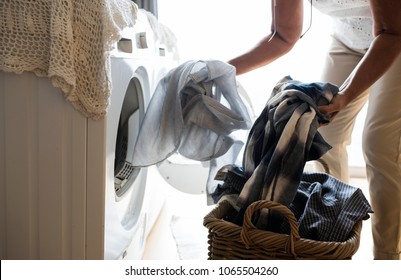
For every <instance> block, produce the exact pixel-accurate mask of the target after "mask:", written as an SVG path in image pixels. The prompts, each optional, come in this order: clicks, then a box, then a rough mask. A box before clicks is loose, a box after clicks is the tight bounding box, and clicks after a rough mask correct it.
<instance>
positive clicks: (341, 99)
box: [319, 93, 349, 121]
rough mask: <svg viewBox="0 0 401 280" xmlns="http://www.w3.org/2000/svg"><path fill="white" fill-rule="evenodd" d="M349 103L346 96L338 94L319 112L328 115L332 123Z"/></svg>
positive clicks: (320, 108) (320, 107)
mask: <svg viewBox="0 0 401 280" xmlns="http://www.w3.org/2000/svg"><path fill="white" fill-rule="evenodd" d="M348 103H349V101H348V99H347V97H346V95H344V94H341V93H339V94H337V95H335V96H334V97H333V99H332V100H331V102H330V104H329V105H323V106H319V111H320V112H321V113H322V114H326V115H328V116H329V117H330V121H332V120H333V119H334V118H335V116H336V115H337V114H338V112H340V111H341V110H342V109H343V108H344V107H345V106H347V104H348Z"/></svg>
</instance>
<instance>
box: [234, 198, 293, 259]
mask: <svg viewBox="0 0 401 280" xmlns="http://www.w3.org/2000/svg"><path fill="white" fill-rule="evenodd" d="M263 208H266V209H270V210H274V211H278V212H280V213H281V214H282V215H284V217H286V219H287V220H288V222H289V224H290V229H291V232H290V235H289V243H287V248H286V249H287V252H290V253H291V254H292V255H294V256H295V255H296V254H295V248H294V243H295V241H296V240H299V239H300V236H299V231H298V223H297V220H296V218H295V216H294V214H293V213H292V212H291V210H290V209H288V208H287V207H286V206H284V205H282V204H280V203H278V202H274V201H269V200H259V201H255V202H253V203H252V204H250V205H249V206H248V208H247V209H246V211H245V215H244V223H243V225H242V229H241V240H242V242H244V243H245V244H246V245H247V246H248V245H251V244H256V243H257V241H256V240H252V238H251V237H250V235H249V232H250V230H253V229H256V227H255V226H254V225H253V223H252V216H253V214H254V212H255V211H257V210H260V209H263Z"/></svg>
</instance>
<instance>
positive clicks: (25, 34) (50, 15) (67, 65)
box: [0, 0, 138, 119]
mask: <svg viewBox="0 0 401 280" xmlns="http://www.w3.org/2000/svg"><path fill="white" fill-rule="evenodd" d="M137 11H138V7H137V6H136V4H135V3H133V2H132V1H130V0H96V1H88V0H35V1H27V0H2V1H0V70H2V71H7V72H14V73H17V74H19V73H22V72H24V71H32V72H34V73H35V74H36V75H37V76H40V77H47V78H49V79H51V81H52V83H53V85H54V86H55V87H58V88H60V89H61V90H62V91H63V92H64V93H65V97H66V99H67V100H69V101H70V102H71V103H72V104H73V105H74V107H75V108H76V109H77V110H78V111H80V112H81V113H83V114H84V115H85V116H86V117H90V118H93V119H99V118H100V117H102V116H104V115H105V114H106V112H107V108H108V104H109V97H110V88H111V84H110V67H109V66H110V60H109V53H110V51H111V49H112V48H113V45H114V43H115V42H116V41H117V40H119V39H120V35H119V34H120V30H122V29H123V28H125V27H128V26H133V25H134V24H135V19H136V13H137Z"/></svg>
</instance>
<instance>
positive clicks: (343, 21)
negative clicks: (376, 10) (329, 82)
mask: <svg viewBox="0 0 401 280" xmlns="http://www.w3.org/2000/svg"><path fill="white" fill-rule="evenodd" d="M309 1H312V3H313V6H314V7H315V8H316V9H318V10H319V11H321V12H322V13H324V14H327V15H329V16H330V17H332V19H333V23H334V24H333V35H334V36H335V37H336V38H337V39H338V40H340V41H341V42H343V43H344V44H345V45H346V46H348V47H350V48H353V49H367V48H368V47H369V46H370V44H371V42H372V40H373V17H372V12H371V10H370V4H369V0H309Z"/></svg>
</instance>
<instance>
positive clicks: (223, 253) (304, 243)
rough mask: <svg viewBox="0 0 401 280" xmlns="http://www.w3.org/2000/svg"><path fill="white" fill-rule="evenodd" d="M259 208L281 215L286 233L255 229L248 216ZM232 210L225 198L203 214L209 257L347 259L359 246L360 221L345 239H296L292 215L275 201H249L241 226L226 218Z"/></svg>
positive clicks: (233, 210) (233, 258) (296, 228)
mask: <svg viewBox="0 0 401 280" xmlns="http://www.w3.org/2000/svg"><path fill="white" fill-rule="evenodd" d="M263 208H267V209H271V210H275V211H279V212H280V213H281V214H283V215H284V216H285V217H286V218H287V219H288V221H289V224H290V228H291V233H290V235H287V234H280V233H275V232H271V231H267V230H260V229H257V228H256V227H255V226H254V225H253V224H252V223H251V218H252V215H253V213H254V212H255V211H256V210H259V209H263ZM236 213H237V212H236V210H235V209H234V208H233V207H232V206H231V204H230V203H229V202H228V201H221V202H220V203H219V204H218V205H217V207H216V208H214V209H213V210H212V211H211V212H210V213H209V214H208V215H206V216H205V217H204V221H203V225H204V226H205V227H206V228H208V230H209V235H208V239H209V240H208V242H209V248H208V251H209V252H208V259H209V260H220V259H223V260H230V259H231V260H239V259H246V260H265V259H277V260H287V259H288V260H290V259H293V260H295V259H300V260H303V259H311V260H318V259H327V260H340V259H343V260H344V259H351V258H352V256H353V255H354V254H355V253H356V251H357V250H358V248H359V242H360V233H361V230H362V221H359V222H358V223H356V224H355V226H354V228H353V230H352V232H351V234H350V237H349V239H348V240H347V241H345V242H323V241H316V240H311V239H305V238H300V236H299V233H298V224H297V221H296V218H295V216H294V215H293V213H292V212H291V211H290V210H289V209H288V208H287V207H285V206H283V205H281V204H279V203H276V202H273V201H266V200H261V201H257V202H254V203H252V204H251V205H250V206H249V207H248V208H247V210H246V212H245V216H244V223H243V226H238V225H236V224H234V223H231V222H229V221H227V219H229V217H230V216H231V217H232V216H233V215H235V214H236Z"/></svg>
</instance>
